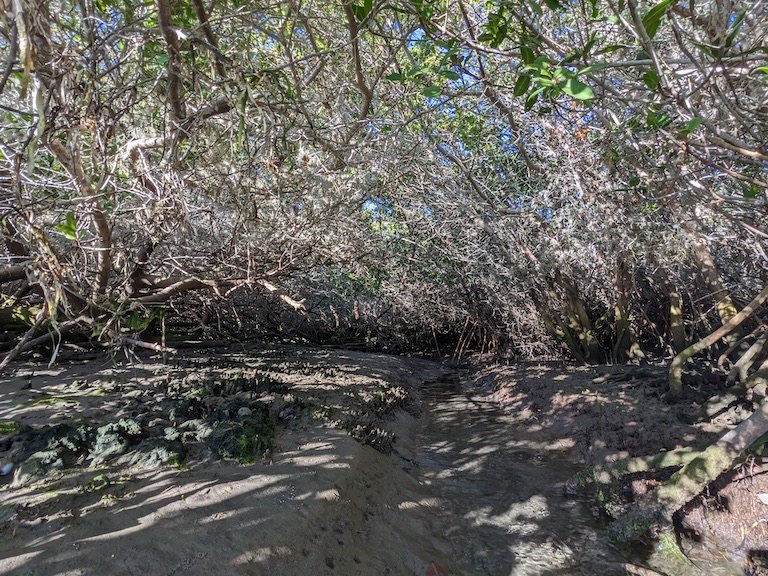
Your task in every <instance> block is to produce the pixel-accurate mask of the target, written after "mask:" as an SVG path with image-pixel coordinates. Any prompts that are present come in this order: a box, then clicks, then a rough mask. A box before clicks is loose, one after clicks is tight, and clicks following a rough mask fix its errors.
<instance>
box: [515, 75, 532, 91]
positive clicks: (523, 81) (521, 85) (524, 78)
mask: <svg viewBox="0 0 768 576" xmlns="http://www.w3.org/2000/svg"><path fill="white" fill-rule="evenodd" d="M530 86H531V75H530V74H522V75H521V76H520V78H518V79H517V82H515V89H514V90H513V94H514V95H515V96H522V95H523V94H525V93H526V92H528V88H529V87H530Z"/></svg>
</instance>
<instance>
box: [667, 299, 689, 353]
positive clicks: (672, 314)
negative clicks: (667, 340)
mask: <svg viewBox="0 0 768 576" xmlns="http://www.w3.org/2000/svg"><path fill="white" fill-rule="evenodd" d="M669 335H670V336H671V338H672V348H674V350H675V353H677V354H679V353H680V352H682V351H683V350H685V348H686V346H687V345H688V339H687V338H686V336H685V323H684V321H683V298H682V296H681V295H680V290H678V289H677V287H676V286H674V285H673V286H671V287H670V288H669Z"/></svg>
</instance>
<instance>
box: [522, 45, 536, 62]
mask: <svg viewBox="0 0 768 576" xmlns="http://www.w3.org/2000/svg"><path fill="white" fill-rule="evenodd" d="M520 58H522V59H523V62H524V63H525V64H533V62H534V60H536V55H535V54H534V53H533V50H531V49H530V48H528V46H520Z"/></svg>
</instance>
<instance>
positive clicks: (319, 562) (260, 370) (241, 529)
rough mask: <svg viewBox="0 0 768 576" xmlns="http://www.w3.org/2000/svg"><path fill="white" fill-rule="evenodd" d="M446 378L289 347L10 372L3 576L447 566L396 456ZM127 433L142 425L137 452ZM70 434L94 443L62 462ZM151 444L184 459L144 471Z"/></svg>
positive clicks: (1, 521) (424, 365) (431, 367)
mask: <svg viewBox="0 0 768 576" xmlns="http://www.w3.org/2000/svg"><path fill="white" fill-rule="evenodd" d="M439 373H440V367H439V366H438V365H436V364H432V363H430V362H425V361H420V360H414V359H408V358H395V357H388V356H380V355H372V354H358V353H355V352H331V351H321V350H301V349H293V348H270V349H260V350H249V351H233V350H230V351H227V352H225V353H220V354H217V356H216V357H215V358H212V357H210V356H207V355H202V354H198V355H191V356H189V357H187V358H185V359H183V360H181V361H174V363H173V364H167V365H163V364H162V363H161V362H160V361H159V359H154V360H150V361H147V362H143V363H141V364H134V365H131V366H120V365H113V364H111V363H110V362H109V361H108V360H104V359H102V360H97V361H93V360H90V361H84V362H82V363H79V362H72V363H69V364H66V365H62V366H58V367H54V368H52V369H47V368H41V367H40V366H36V365H32V364H24V365H18V366H17V367H16V370H15V374H13V375H12V376H11V377H10V378H6V379H4V380H3V383H2V384H3V393H2V401H1V402H0V420H2V421H3V422H4V423H5V424H6V425H5V428H4V432H5V433H6V434H5V435H4V436H3V439H4V441H5V443H4V445H3V447H4V448H5V451H4V452H2V453H0V458H2V459H4V461H5V462H13V463H14V466H15V469H14V470H13V471H12V473H11V474H8V475H7V476H5V477H4V479H5V481H6V482H5V486H3V488H2V490H0V530H1V531H2V538H0V572H2V573H9V574H11V573H12V574H30V575H31V574H35V575H52V574H57V575H61V574H67V575H70V574H71V575H74V574H94V575H105V574H110V575H111V574H222V573H228V574H305V573H308V574H357V573H370V574H414V573H424V571H425V570H427V569H428V567H429V566H430V565H431V564H432V563H436V564H439V565H442V566H450V562H451V561H450V558H449V557H447V556H445V555H444V552H442V551H441V550H440V546H439V544H440V543H439V542H437V541H433V539H432V538H431V536H430V535H431V534H440V533H441V530H440V529H439V528H434V527H433V526H432V525H431V522H432V519H431V518H432V514H431V510H432V507H433V506H434V501H433V500H432V499H430V497H429V495H428V494H427V493H426V492H425V491H424V490H423V489H422V487H421V486H420V485H419V483H418V481H417V480H416V478H415V477H414V476H413V475H410V474H408V473H406V472H405V471H404V470H403V469H402V468H403V463H407V460H405V459H404V457H403V455H401V454H400V451H401V447H400V445H401V444H402V451H404V452H405V453H406V456H405V457H406V458H408V455H409V454H410V452H408V448H407V446H408V438H409V437H410V432H409V431H410V430H411V428H412V427H413V425H414V422H415V417H414V416H415V415H416V414H418V407H419V399H418V388H417V386H418V385H419V384H420V383H421V382H422V381H423V380H427V379H434V378H435V377H436V376H437V375H438V374H439ZM244 387H245V388H244ZM257 413H258V414H259V415H260V416H259V419H258V421H256V419H255V418H254V415H255V414H257ZM129 421H130V422H132V423H133V424H131V426H132V425H134V424H135V425H136V426H137V427H138V432H137V433H136V434H135V436H137V437H138V438H136V439H133V440H131V439H130V438H129V437H130V436H131V434H129V433H127V432H126V430H125V426H124V425H125V424H126V422H129ZM73 422H74V423H76V425H77V426H74V425H73ZM120 422H122V424H119V423H120ZM265 422H268V423H269V426H264V424H265ZM190 423H191V424H190ZM73 426H74V427H75V429H76V428H77V427H79V428H87V429H88V430H90V433H88V434H84V436H89V435H90V440H83V442H82V446H80V448H79V449H77V447H75V448H76V449H75V450H69V449H68V448H66V446H65V447H64V448H62V446H63V445H66V444H67V442H66V440H63V441H62V440H60V439H59V440H56V438H59V437H63V438H67V437H68V434H63V435H58V436H57V434H55V433H54V434H52V433H51V431H56V430H58V431H59V432H61V431H64V432H69V431H70V428H72V427H73ZM110 427H111V428H110ZM121 427H122V428H121ZM244 428H248V429H251V430H252V431H254V434H256V436H257V437H261V438H262V440H263V441H262V442H261V443H258V442H251V440H253V435H252V434H250V433H249V434H245V435H243V434H239V435H238V434H235V435H234V436H233V438H234V439H235V441H234V442H232V446H231V448H230V449H227V450H225V449H222V447H221V442H220V441H217V440H216V438H217V436H216V430H217V429H223V430H229V431H232V430H233V429H236V430H238V431H240V432H242V430H243V429H244ZM201 429H208V430H209V433H208V435H207V436H205V437H201V433H200V430H201ZM110 430H111V431H112V432H114V434H113V437H112V440H114V442H112V443H111V444H110V442H108V441H106V440H105V441H103V442H101V444H102V445H109V449H111V450H112V452H108V450H107V451H105V450H102V451H99V442H98V441H97V439H98V438H99V437H101V438H102V440H103V439H104V438H106V437H107V436H109V434H108V433H107V432H109V431H110ZM33 431H36V432H37V434H35V433H33ZM41 431H42V432H43V433H42V434H41V433H40V432H41ZM99 433H100V436H99ZM46 434H47V441H46V442H40V438H41V437H43V436H45V435H46ZM169 436H170V437H173V440H167V438H168V437H169ZM225 436H226V435H225ZM400 436H402V437H403V440H402V441H400V440H399V437H400ZM212 437H213V438H214V440H212V439H211V438H212ZM51 439H54V440H51ZM70 440H71V438H70ZM160 440H162V441H166V440H167V441H168V442H176V443H178V444H177V446H178V447H179V452H178V454H177V458H175V459H166V460H163V459H161V458H154V459H147V458H137V455H140V454H142V450H141V447H142V445H143V444H144V443H146V442H150V441H160ZM218 440H221V438H218ZM237 450H240V451H239V452H238V451H237ZM46 451H47V452H53V453H54V454H53V456H51V458H52V459H53V460H52V461H45V462H39V463H38V464H39V467H38V468H36V470H37V472H39V476H38V477H35V476H34V474H30V473H31V472H32V471H33V470H32V469H31V468H30V466H29V465H28V462H29V460H30V458H31V457H32V456H33V455H34V454H38V453H40V452H46ZM57 451H58V452H57ZM64 452H66V454H64ZM59 453H61V454H59ZM57 454H58V455H61V456H62V458H63V460H65V461H62V462H61V463H57V462H56V461H55V460H56V458H55V457H56V455H57ZM25 458H26V460H25ZM33 459H34V458H33ZM25 470H26V471H25ZM20 473H21V474H20Z"/></svg>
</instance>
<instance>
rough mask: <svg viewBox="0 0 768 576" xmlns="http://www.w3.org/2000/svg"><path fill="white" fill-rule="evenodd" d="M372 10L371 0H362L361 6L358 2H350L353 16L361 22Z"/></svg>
mask: <svg viewBox="0 0 768 576" xmlns="http://www.w3.org/2000/svg"><path fill="white" fill-rule="evenodd" d="M371 10H373V0H364V1H363V4H362V6H360V5H359V4H352V12H354V14H355V18H357V19H358V21H360V22H362V21H363V20H365V19H366V18H368V15H369V14H370V13H371Z"/></svg>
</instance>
